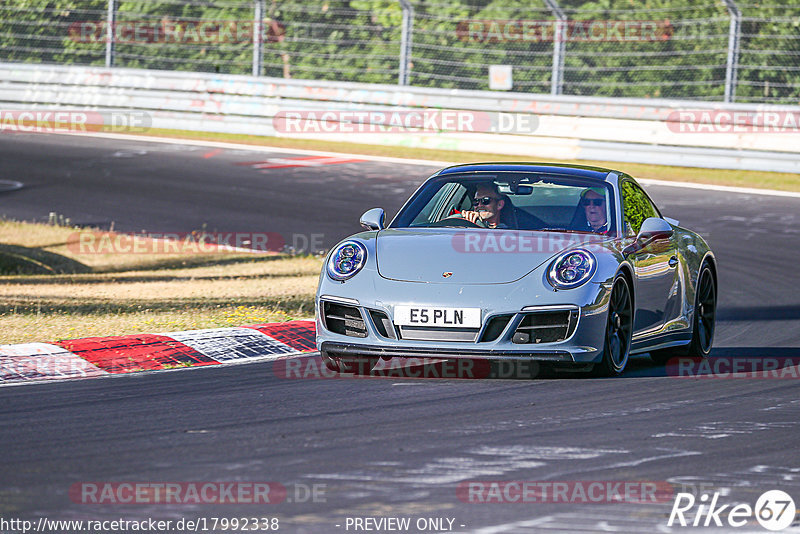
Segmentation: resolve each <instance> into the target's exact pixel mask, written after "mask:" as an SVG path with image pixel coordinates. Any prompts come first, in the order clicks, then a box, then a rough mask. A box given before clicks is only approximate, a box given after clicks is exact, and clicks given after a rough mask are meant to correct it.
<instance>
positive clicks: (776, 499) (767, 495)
mask: <svg viewBox="0 0 800 534" xmlns="http://www.w3.org/2000/svg"><path fill="white" fill-rule="evenodd" d="M719 495H720V494H719V492H718V491H717V492H714V494H713V495H712V496H711V497H709V495H708V493H703V494H701V495H700V497H699V498H695V496H694V495H693V494H691V493H678V494H677V495H676V496H675V501H674V502H673V503H672V512H670V514H669V520H668V521H667V526H668V527H672V526H681V527H687V526H690V527H711V526H713V527H728V528H738V527H744V526H747V525H748V524H752V522H753V519H755V521H757V522H758V524H760V525H761V526H762V527H764V528H765V529H767V530H772V531H779V530H783V529H785V528H787V527H789V526H790V525H791V524H792V522H793V521H794V518H795V514H796V512H797V510H796V508H795V505H794V500H793V499H792V497H791V496H790V495H789V494H788V493H786V492H785V491H781V490H770V491H766V492H764V493H762V494H761V496H760V497H759V498H758V500H757V501H756V504H755V506H750V505H749V504H745V503H739V504H735V505H733V504H723V505H720V504H719V502H718V501H719Z"/></svg>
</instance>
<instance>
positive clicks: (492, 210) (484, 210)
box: [461, 182, 508, 228]
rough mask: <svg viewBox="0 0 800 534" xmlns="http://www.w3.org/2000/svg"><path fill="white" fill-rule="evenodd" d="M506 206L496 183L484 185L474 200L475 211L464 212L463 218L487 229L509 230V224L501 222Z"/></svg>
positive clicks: (480, 187)
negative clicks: (502, 212) (501, 215)
mask: <svg viewBox="0 0 800 534" xmlns="http://www.w3.org/2000/svg"><path fill="white" fill-rule="evenodd" d="M505 205H506V201H505V199H503V195H501V194H500V192H499V191H498V190H497V186H496V185H495V184H494V183H490V182H489V183H482V184H480V185H479V186H478V188H477V189H476V190H475V196H474V197H473V199H472V207H473V211H463V212H461V216H462V217H464V218H465V219H466V220H468V221H469V222H471V223H474V224H477V225H480V226H485V227H487V228H508V225H507V224H505V223H502V222H500V212H501V211H502V209H503V206H505Z"/></svg>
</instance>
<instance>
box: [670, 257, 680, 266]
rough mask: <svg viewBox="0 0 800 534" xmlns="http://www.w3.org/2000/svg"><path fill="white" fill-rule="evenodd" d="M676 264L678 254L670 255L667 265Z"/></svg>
mask: <svg viewBox="0 0 800 534" xmlns="http://www.w3.org/2000/svg"><path fill="white" fill-rule="evenodd" d="M676 265H678V256H672V257H671V258H670V259H669V266H670V267H675V266H676Z"/></svg>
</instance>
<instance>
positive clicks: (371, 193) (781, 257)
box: [0, 134, 800, 533]
mask: <svg viewBox="0 0 800 534" xmlns="http://www.w3.org/2000/svg"><path fill="white" fill-rule="evenodd" d="M296 157H298V156H297V155H294V154H287V153H285V152H281V151H280V150H277V149H276V150H275V152H274V153H270V154H264V153H257V152H251V151H238V150H225V151H215V150H214V149H210V148H201V147H188V146H181V145H169V144H167V145H163V144H155V143H144V142H139V141H127V140H126V141H119V140H103V139H89V138H84V137H77V136H75V137H70V136H55V135H54V136H44V135H20V134H17V135H5V134H4V135H2V136H0V171H2V172H1V173H0V178H2V179H6V180H17V181H20V182H23V183H24V184H25V187H24V188H23V189H21V190H18V191H12V192H8V193H2V194H0V215H4V216H6V217H13V218H18V219H28V220H31V219H35V220H45V219H46V218H47V216H48V214H49V213H50V212H53V211H55V212H57V213H59V214H62V215H64V216H66V217H69V218H71V220H72V221H73V222H74V223H80V224H94V225H104V226H106V227H107V226H108V225H110V224H111V222H112V221H113V222H114V225H115V228H116V229H118V230H121V231H138V230H142V229H145V230H147V231H151V232H186V231H191V230H193V229H197V228H200V227H201V226H202V225H203V224H205V225H206V227H207V228H209V229H216V230H219V231H251V232H256V231H269V232H280V233H281V234H283V235H285V236H292V235H305V236H310V235H312V234H316V235H320V234H321V235H322V242H323V243H324V245H325V246H330V245H331V244H333V243H335V242H336V241H338V240H339V239H340V238H342V237H344V236H346V235H348V234H349V233H352V232H354V231H357V230H358V224H357V221H358V217H359V215H360V214H361V213H362V212H363V211H365V210H366V209H368V208H371V207H374V206H383V207H384V208H386V209H387V212H388V214H389V215H391V214H392V213H394V212H395V211H396V210H397V209H398V208H399V207H400V205H401V203H402V202H403V201H404V200H405V198H406V197H407V196H408V194H409V193H410V192H411V191H412V190H413V189H414V188H415V187H416V186H417V185H418V184H419V183H420V182H421V181H422V180H423V179H424V178H426V177H427V175H428V174H430V172H431V171H433V170H434V169H432V168H431V169H429V168H425V167H421V166H415V165H403V164H396V163H380V162H369V161H363V162H356V163H346V164H338V165H320V166H314V167H308V166H305V167H291V168H272V169H262V170H258V169H255V168H253V167H252V166H250V165H239V163H250V162H256V161H266V160H267V159H270V158H272V159H276V158H284V159H286V158H296ZM620 166H621V167H624V165H620ZM709 172H713V171H709ZM647 189H648V191H649V192H650V193H651V195H652V196H653V198H654V200H655V201H656V203H657V204H659V206H660V207H661V208H662V211H663V212H664V213H665V214H666V215H668V216H670V217H673V218H677V219H679V220H680V221H681V224H682V225H685V226H686V227H688V228H691V229H694V230H696V231H698V232H700V233H701V234H703V235H704V236H706V237H707V239H708V241H709V243H710V244H711V246H712V247H713V249H714V251H715V253H716V255H717V259H718V262H719V267H720V293H719V294H720V298H719V316H718V323H717V334H716V341H715V348H714V350H713V353H712V357H711V361H712V362H713V361H716V360H717V359H719V358H726V357H741V356H746V357H752V358H764V357H800V348H798V347H800V289H798V281H800V278H799V277H798V274H797V273H798V265H800V247H798V244H799V243H800V199H793V198H780V197H770V196H761V195H746V194H740V193H726V192H717V191H713V190H695V189H683V188H675V187H656V186H651V187H648V188H647ZM290 239H291V237H290ZM287 241H288V240H287ZM42 341H48V340H42ZM314 360H315V357H314V356H310V357H307V358H306V360H304V361H306V362H313V361H314ZM280 369H282V367H281V366H280V365H279V364H278V363H275V362H267V363H255V364H249V365H239V366H220V367H216V368H197V369H188V370H180V371H174V372H162V373H141V374H137V375H131V376H115V377H112V378H104V379H97V380H82V381H70V382H60V383H51V384H39V385H27V386H18V387H2V388H0V428H1V429H2V432H0V451H2V454H0V515H2V517H3V518H26V519H33V520H38V518H40V517H47V518H49V519H118V518H125V519H144V518H155V519H162V520H168V519H169V520H177V519H180V518H182V517H183V518H197V517H205V518H207V519H208V518H212V517H217V518H222V517H227V518H229V517H241V516H248V517H278V518H280V525H281V531H284V532H304V533H305V532H307V533H312V532H313V533H317V532H353V531H354V530H353V528H352V526H351V527H350V528H349V529H347V528H346V526H347V524H348V523H347V518H348V517H349V518H351V519H352V518H365V517H373V518H381V517H382V518H388V517H407V518H410V519H411V524H412V526H413V525H414V524H415V522H416V521H417V520H418V519H420V518H450V519H453V524H452V529H453V530H454V531H458V532H577V531H620V532H659V531H661V532H670V531H675V532H682V531H690V530H691V531H694V530H697V529H692V528H680V527H673V528H672V529H669V528H667V526H666V524H667V518H668V516H669V514H670V510H671V507H672V502H673V497H674V495H670V496H668V497H669V498H665V499H662V502H655V503H645V504H638V503H626V502H622V503H620V502H611V503H592V504H589V503H580V502H571V503H563V502H556V503H552V502H551V503H540V502H535V503H525V504H522V503H512V504H497V503H468V502H463V501H462V500H461V499H460V498H459V497H460V494H458V493H457V488H458V487H459V484H460V483H465V482H468V481H474V480H478V481H532V482H543V481H549V482H555V481H584V482H586V483H588V482H589V481H598V480H599V481H653V482H656V483H665V482H666V483H669V484H671V485H672V486H671V487H672V488H673V491H674V492H678V491H688V492H696V493H697V494H698V497H699V495H700V494H701V493H703V492H705V493H706V494H707V495H709V496H710V495H713V493H714V492H717V491H718V492H720V497H719V503H720V504H728V503H731V504H736V503H748V504H750V505H751V506H752V505H754V504H755V502H756V499H757V498H758V496H759V495H760V494H762V493H763V492H764V491H767V490H771V489H781V490H784V491H786V492H788V493H789V494H790V495H791V496H792V497H793V498H794V500H795V503H797V504H800V464H799V463H798V459H799V458H800V455H799V454H798V450H800V449H798V442H800V439H799V438H800V395H799V393H800V387H798V384H799V383H800V381H799V380H798V377H797V376H795V378H783V379H774V378H762V379H696V378H675V377H671V376H665V372H664V368H663V367H659V366H656V365H655V364H653V363H652V362H651V361H650V360H649V358H647V357H637V358H635V359H634V360H633V361H632V362H631V366H630V369H629V371H628V372H626V374H625V375H623V376H622V377H620V378H616V379H586V378H581V377H573V376H559V377H556V378H544V379H537V380H518V379H497V380H438V379H427V380H415V379H395V378H372V379H359V380H356V379H339V380H322V379H320V380H310V379H309V380H304V379H287V378H283V377H282V373H281V372H280ZM86 481H109V482H125V481H138V482H181V481H187V482H201V481H240V482H242V481H245V482H246V481H250V482H265V481H272V482H278V483H280V484H282V485H283V486H285V487H287V488H288V489H289V499H288V500H287V501H284V502H282V503H277V504H269V505H252V504H250V505H246V504H242V505H231V504H227V505H222V504H221V505H196V504H179V505H178V504H152V505H132V504H128V505H114V506H110V505H96V504H95V505H93V504H77V503H75V502H72V501H71V500H70V497H69V489H70V486H71V485H73V484H75V483H80V482H86ZM313 485H317V486H316V487H317V489H318V490H319V491H321V493H320V494H318V497H317V499H306V498H305V497H306V491H305V490H306V489H308V488H311V487H312V486H313ZM289 501H291V502H289ZM312 501H316V502H312ZM687 517H689V518H693V517H694V516H693V514H691V515H689V514H687ZM723 519H724V516H723ZM444 524H445V525H447V524H448V523H447V522H445V523H444ZM337 525H338V526H337ZM701 530H703V531H706V532H717V531H718V532H729V531H731V527H729V526H726V527H723V528H720V529H714V528H706V529H701ZM793 530H798V527H797V524H795V527H793ZM362 531H363V530H362ZM409 531H410V532H420V531H435V530H417V529H416V528H412V529H411V530H409ZM736 531H741V532H744V531H753V532H758V531H763V529H761V527H760V526H759V525H758V524H757V523H756V522H755V520H754V519H752V518H751V519H750V522H749V523H748V526H747V527H744V528H739V529H736Z"/></svg>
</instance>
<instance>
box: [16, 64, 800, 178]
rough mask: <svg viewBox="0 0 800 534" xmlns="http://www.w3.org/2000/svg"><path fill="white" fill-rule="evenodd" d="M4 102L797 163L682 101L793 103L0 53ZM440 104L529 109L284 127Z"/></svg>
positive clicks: (703, 163)
mask: <svg viewBox="0 0 800 534" xmlns="http://www.w3.org/2000/svg"><path fill="white" fill-rule="evenodd" d="M0 80H1V81H0V109H54V108H61V109H81V110H102V109H106V110H108V109H117V110H138V111H142V112H146V113H148V115H149V117H150V119H151V121H152V122H151V126H152V127H153V128H168V129H185V130H196V131H211V132H224V133H240V134H255V135H277V136H285V137H306V138H317V139H330V140H336V141H342V140H348V141H352V142H355V143H367V144H386V145H402V146H411V147H425V148H443V149H449V150H463V151H471V152H489V153H498V154H507V155H527V156H536V157H541V158H543V159H547V158H553V159H583V160H606V161H625V162H641V163H658V164H666V165H686V166H696V167H707V168H729V169H752V170H770V171H780V172H800V143H798V136H799V135H800V134H798V132H800V130H798V129H795V130H794V131H786V132H781V131H777V132H744V133H725V132H715V133H714V135H711V134H703V133H688V134H687V133H680V132H675V131H674V128H671V127H670V120H672V119H674V117H675V113H677V112H680V111H682V110H695V111H698V110H699V111H707V112H708V113H719V112H726V113H734V112H738V113H741V114H745V115H746V114H753V113H762V112H766V111H769V112H775V113H781V114H796V115H797V116H798V117H800V107H798V106H766V105H761V104H759V105H756V104H721V103H709V102H695V101H679V100H657V101H649V100H646V99H610V98H609V99H601V98H596V97H578V96H557V97H556V96H552V95H530V94H523V93H495V92H488V91H463V90H447V89H434V88H416V87H407V86H406V87H400V86H396V85H373V84H356V83H338V82H326V81H308V80H286V79H279V78H264V77H250V76H240V75H218V74H204V73H185V72H184V73H181V72H173V71H147V70H139V69H117V68H115V69H105V68H91V67H65V66H54V65H27V64H14V63H0ZM421 108H424V109H447V110H467V111H477V112H496V113H513V114H523V115H529V116H534V117H535V118H536V119H537V121H538V127H537V128H536V129H535V130H534V131H529V132H524V133H522V132H520V133H517V134H496V133H495V134H492V133H482V132H459V131H450V132H440V133H437V132H412V133H402V134H398V133H387V134H375V133H369V134H359V133H353V134H347V136H346V137H345V136H343V134H341V133H337V134H299V133H291V134H287V133H282V132H280V131H276V130H275V128H274V127H273V123H272V118H273V117H274V116H275V115H276V114H277V113H279V112H281V111H284V112H285V111H287V110H317V111H321V110H377V109H383V110H385V109H392V110H409V109H412V110H413V109H421Z"/></svg>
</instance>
